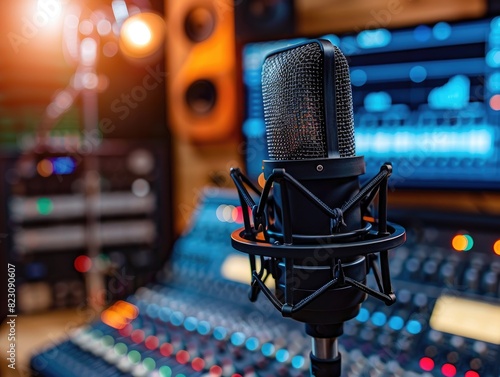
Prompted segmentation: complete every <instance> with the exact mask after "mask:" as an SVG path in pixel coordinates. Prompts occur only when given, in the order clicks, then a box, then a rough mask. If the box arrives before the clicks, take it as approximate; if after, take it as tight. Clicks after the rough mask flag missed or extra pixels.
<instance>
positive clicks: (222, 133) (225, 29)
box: [166, 0, 238, 143]
mask: <svg viewBox="0 0 500 377" xmlns="http://www.w3.org/2000/svg"><path fill="white" fill-rule="evenodd" d="M166 19H167V25H168V30H167V54H166V60H167V74H168V78H167V101H168V118H169V125H170V127H171V129H172V131H173V133H174V134H175V135H176V136H178V137H181V138H183V139H187V140H189V141H192V142H195V143H209V142H215V141H221V140H224V139H227V138H228V137H229V136H230V135H231V134H232V133H233V132H234V130H235V129H236V125H237V114H238V109H237V89H236V85H237V82H236V67H235V65H236V54H235V37H234V4H233V1H232V0H182V1H167V2H166Z"/></svg>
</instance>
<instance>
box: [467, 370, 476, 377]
mask: <svg viewBox="0 0 500 377" xmlns="http://www.w3.org/2000/svg"><path fill="white" fill-rule="evenodd" d="M465 377H479V373H477V372H476V371H475V370H468V371H467V372H465Z"/></svg>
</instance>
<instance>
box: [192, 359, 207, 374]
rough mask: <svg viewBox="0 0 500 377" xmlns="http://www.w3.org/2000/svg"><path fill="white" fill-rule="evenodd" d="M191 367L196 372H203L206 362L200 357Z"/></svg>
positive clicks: (194, 360)
mask: <svg viewBox="0 0 500 377" xmlns="http://www.w3.org/2000/svg"><path fill="white" fill-rule="evenodd" d="M191 367H192V368H193V369H194V370H195V371H196V372H201V371H202V370H203V368H205V361H204V360H203V359H201V358H199V357H195V358H194V359H193V361H192V362H191Z"/></svg>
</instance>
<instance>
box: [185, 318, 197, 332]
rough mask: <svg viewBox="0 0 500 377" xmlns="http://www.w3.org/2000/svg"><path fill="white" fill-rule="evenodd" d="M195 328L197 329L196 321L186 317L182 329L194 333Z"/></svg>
mask: <svg viewBox="0 0 500 377" xmlns="http://www.w3.org/2000/svg"><path fill="white" fill-rule="evenodd" d="M196 327H198V320H197V319H196V318H194V317H187V318H186V320H185V321H184V328H185V329H186V330H187V331H195V330H196Z"/></svg>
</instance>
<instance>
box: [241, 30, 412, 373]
mask: <svg viewBox="0 0 500 377" xmlns="http://www.w3.org/2000/svg"><path fill="white" fill-rule="evenodd" d="M262 97H263V103H264V117H265V122H266V139H267V144H268V154H269V160H265V161H263V171H264V178H265V180H266V183H265V185H264V188H263V190H262V191H261V190H259V189H258V188H257V187H256V186H254V185H253V183H252V182H251V181H250V180H249V179H248V178H247V177H246V176H244V175H243V174H242V173H241V172H240V171H239V169H231V177H232V179H233V181H234V183H235V185H236V188H237V189H238V194H239V197H240V201H241V205H242V207H244V208H245V207H247V208H249V209H250V210H251V211H243V218H244V225H245V226H244V228H243V229H239V230H237V231H235V232H233V233H232V235H231V238H232V245H233V247H234V248H235V249H237V250H239V251H242V252H244V253H247V254H248V255H249V262H250V269H251V274H252V283H251V289H250V292H249V298H250V300H251V301H256V299H257V295H258V294H259V292H262V293H264V294H265V295H266V297H267V298H268V299H269V300H270V302H271V303H272V304H273V305H274V306H275V308H276V309H278V310H279V311H280V312H281V313H282V315H283V316H285V317H291V318H293V319H295V320H297V321H301V322H304V323H305V325H306V333H307V334H309V335H310V336H311V337H312V352H311V374H312V375H313V376H317V377H323V376H324V377H326V376H329V377H331V376H340V360H341V355H340V354H339V353H338V348H337V338H338V337H339V336H340V335H342V333H343V323H344V322H345V321H348V320H350V319H352V318H354V317H355V316H356V315H357V314H358V313H359V309H360V307H361V304H362V303H363V301H365V299H366V298H367V296H368V295H371V296H374V297H376V298H378V299H380V300H382V301H384V302H385V303H386V304H387V305H391V304H392V303H394V302H395V295H394V293H393V292H392V286H391V282H390V274H389V264H388V250H389V249H391V248H394V247H396V246H399V245H401V244H402V243H403V242H404V239H405V232H404V229H403V228H401V227H399V226H398V225H396V224H389V223H387V208H386V207H387V181H388V178H389V176H390V174H391V171H392V166H391V165H390V163H386V164H384V165H383V166H382V167H381V170H380V172H379V173H378V174H377V175H376V176H375V177H374V178H373V179H371V180H370V181H369V182H368V183H366V184H365V185H363V186H362V187H360V183H359V176H360V175H362V174H364V173H365V164H364V159H363V157H362V156H356V155H355V143H354V118H353V110H352V93H351V84H350V77H349V67H348V64H347V59H346V58H345V56H344V55H343V54H342V52H341V51H340V50H339V49H338V48H337V47H336V46H333V45H332V44H331V43H330V42H329V41H326V40H312V41H308V42H306V43H303V44H300V45H295V46H292V47H289V48H285V49H283V50H278V51H275V52H273V53H272V54H270V55H268V57H267V58H266V60H265V62H264V65H263V69H262ZM247 187H249V188H250V189H251V191H253V192H254V193H255V194H257V195H258V196H259V197H260V201H259V202H258V203H256V202H255V201H254V199H253V196H252V195H251V194H250V193H249V191H248V189H247ZM377 194H378V195H379V203H378V204H379V208H378V214H379V216H378V219H377V220H373V221H368V220H365V215H370V217H371V213H370V211H369V210H368V208H369V206H370V205H371V203H372V201H373V200H374V198H375V196H376V195H377ZM377 253H378V254H379V256H378V255H377ZM257 257H260V259H261V267H260V270H258V269H257V263H256V258H257ZM378 258H380V267H381V268H380V270H379V268H378V264H377V263H378V260H379V259H378ZM370 271H373V273H374V275H375V280H376V282H377V285H378V290H375V289H372V288H370V287H368V286H367V285H366V280H367V279H366V276H367V274H368V272H370ZM269 276H272V278H273V279H274V280H275V292H272V291H271V290H270V289H269V288H268V287H267V286H266V285H265V281H266V279H267V278H268V277H269Z"/></svg>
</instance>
